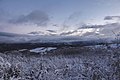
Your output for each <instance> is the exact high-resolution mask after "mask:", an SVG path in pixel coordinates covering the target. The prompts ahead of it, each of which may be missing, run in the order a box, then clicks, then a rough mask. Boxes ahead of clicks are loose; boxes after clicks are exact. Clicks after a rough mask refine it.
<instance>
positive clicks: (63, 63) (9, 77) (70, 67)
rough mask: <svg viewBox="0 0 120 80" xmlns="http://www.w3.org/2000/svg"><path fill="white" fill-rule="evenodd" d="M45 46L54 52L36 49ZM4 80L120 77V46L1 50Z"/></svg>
mask: <svg viewBox="0 0 120 80" xmlns="http://www.w3.org/2000/svg"><path fill="white" fill-rule="evenodd" d="M41 49H42V50H46V49H47V50H50V51H47V54H41V52H37V54H36V53H35V52H34V51H35V50H39V51H40V50H41ZM32 51H33V52H32ZM0 80H120V48H119V47H115V45H114V47H112V46H107V47H106V46H103V45H101V46H87V47H63V48H59V49H56V48H44V49H43V48H37V49H33V50H27V49H23V50H18V51H7V52H4V53H0Z"/></svg>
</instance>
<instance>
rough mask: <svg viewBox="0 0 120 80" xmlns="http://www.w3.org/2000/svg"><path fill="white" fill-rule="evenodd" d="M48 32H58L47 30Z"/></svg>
mask: <svg viewBox="0 0 120 80" xmlns="http://www.w3.org/2000/svg"><path fill="white" fill-rule="evenodd" d="M47 31H48V32H51V33H56V31H54V30H47Z"/></svg>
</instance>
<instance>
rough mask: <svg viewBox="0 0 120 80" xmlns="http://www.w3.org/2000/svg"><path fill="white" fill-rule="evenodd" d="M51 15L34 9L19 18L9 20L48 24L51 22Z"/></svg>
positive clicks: (21, 22)
mask: <svg viewBox="0 0 120 80" xmlns="http://www.w3.org/2000/svg"><path fill="white" fill-rule="evenodd" d="M49 20H50V19H49V16H48V15H47V14H46V13H45V12H43V11H39V10H36V11H32V12H31V13H29V14H27V15H21V16H19V17H18V18H17V19H11V20H9V22H10V23H13V24H36V25H37V26H46V25H47V24H48V22H49Z"/></svg>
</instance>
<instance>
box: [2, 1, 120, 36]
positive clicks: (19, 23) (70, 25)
mask: <svg viewBox="0 0 120 80" xmlns="http://www.w3.org/2000/svg"><path fill="white" fill-rule="evenodd" d="M119 16H120V0H0V31H2V32H12V33H21V34H27V33H30V32H34V31H42V32H45V31H57V32H58V33H60V32H64V31H73V30H76V29H78V28H80V27H82V26H83V25H103V24H105V23H110V22H116V21H118V20H120V17H119Z"/></svg>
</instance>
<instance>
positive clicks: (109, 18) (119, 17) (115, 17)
mask: <svg viewBox="0 0 120 80" xmlns="http://www.w3.org/2000/svg"><path fill="white" fill-rule="evenodd" d="M114 19H119V20H120V16H106V17H105V18H104V20H114Z"/></svg>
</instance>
